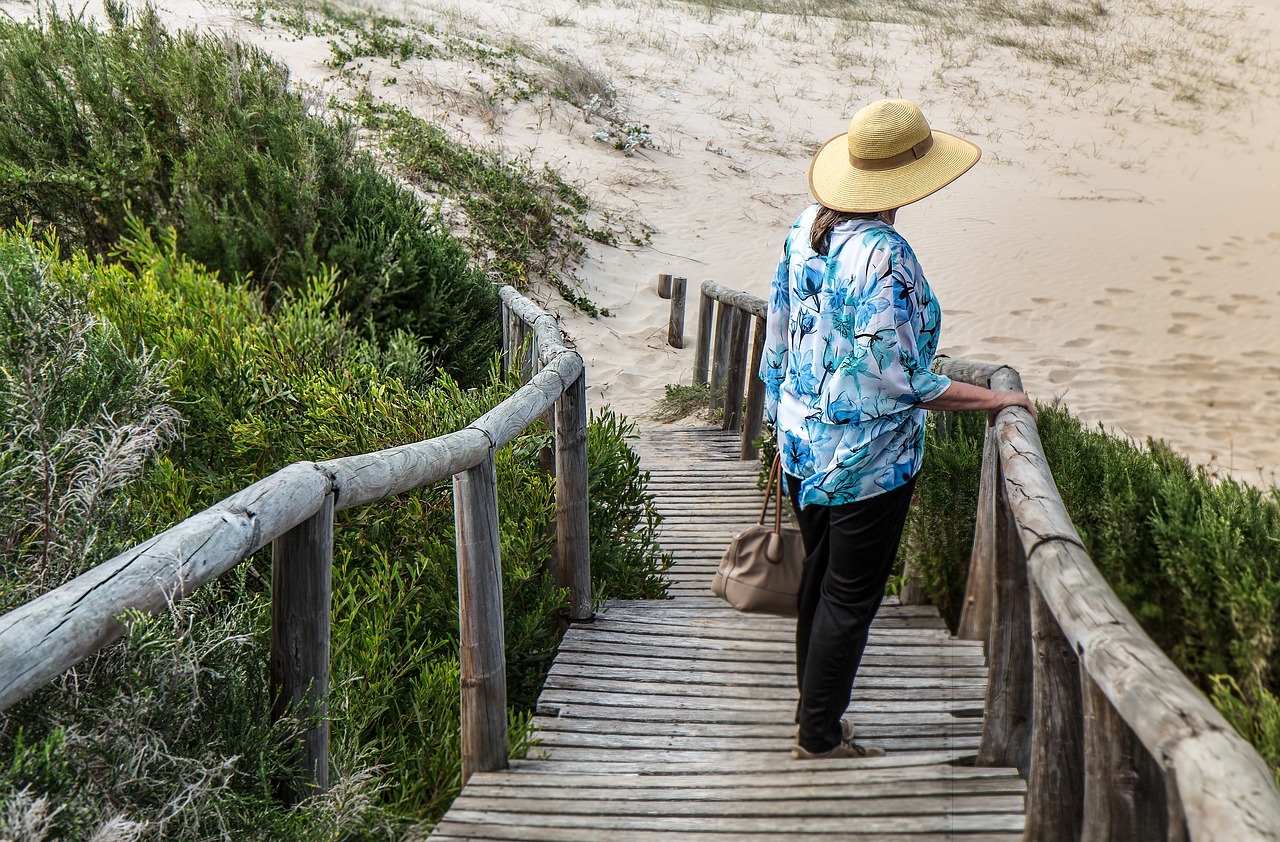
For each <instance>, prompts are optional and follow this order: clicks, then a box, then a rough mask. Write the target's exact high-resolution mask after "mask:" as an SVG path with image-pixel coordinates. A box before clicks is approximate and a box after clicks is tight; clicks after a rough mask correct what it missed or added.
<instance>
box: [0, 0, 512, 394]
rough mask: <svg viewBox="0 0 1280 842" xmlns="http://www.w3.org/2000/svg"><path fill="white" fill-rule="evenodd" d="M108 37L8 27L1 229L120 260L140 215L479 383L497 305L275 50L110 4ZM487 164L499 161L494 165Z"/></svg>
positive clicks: (272, 291)
mask: <svg viewBox="0 0 1280 842" xmlns="http://www.w3.org/2000/svg"><path fill="white" fill-rule="evenodd" d="M107 16H108V18H109V20H110V25H109V27H106V28H103V27H100V26H98V25H96V24H94V23H93V22H92V21H89V20H85V19H82V18H81V17H75V16H63V15H61V14H58V13H55V12H49V13H47V14H42V15H41V17H40V19H39V20H38V21H36V22H16V21H13V20H3V21H0V108H2V109H3V111H4V114H5V119H4V120H3V121H2V122H0V171H2V172H3V174H4V177H3V178H0V220H3V221H4V222H5V223H7V224H12V223H13V222H14V221H20V222H30V223H31V224H33V225H35V226H36V227H37V229H38V230H55V231H57V232H58V237H59V242H60V243H61V244H62V245H63V246H64V247H67V248H84V249H88V250H90V251H91V252H93V253H95V254H100V255H109V254H110V253H111V252H112V250H113V249H114V248H115V245H116V243H117V242H118V241H119V239H120V238H121V236H123V234H124V233H125V232H126V230H127V228H128V225H129V219H130V217H131V216H136V217H138V218H139V219H141V220H142V221H143V222H144V223H145V224H146V225H148V226H151V227H155V228H166V227H172V228H174V229H175V230H176V231H177V232H178V242H179V243H181V247H182V249H183V251H184V254H186V255H187V256H189V257H191V258H192V259H194V260H196V261H198V262H200V263H201V264H203V265H205V266H207V267H208V268H209V269H211V270H214V271H216V272H218V273H219V274H220V275H221V276H222V277H223V278H224V279H226V280H228V281H233V280H235V279H243V280H247V281H249V282H250V283H251V284H252V285H253V286H254V288H255V289H257V290H258V291H259V293H260V294H261V295H263V296H264V298H265V300H266V301H267V303H268V306H271V305H273V304H274V303H275V302H277V301H279V300H281V298H282V296H283V295H285V294H286V293H288V292H289V291H292V290H296V289H299V288H302V287H304V286H306V285H307V284H308V283H310V279H312V278H314V277H315V276H317V275H319V274H322V273H324V272H331V273H332V274H333V276H334V278H335V284H334V287H333V293H334V305H335V306H336V308H337V311H338V312H339V313H340V314H341V316H342V317H343V318H345V319H346V320H347V321H348V322H349V323H350V324H351V325H353V326H354V327H355V328H356V329H357V330H359V331H361V332H362V333H363V334H364V335H365V336H367V337H369V338H371V339H374V340H377V341H379V342H389V341H390V340H391V337H393V336H395V334H396V333H397V332H398V331H404V332H407V333H408V334H410V335H412V336H414V337H417V338H419V339H422V340H423V341H424V347H426V348H427V349H429V353H430V358H431V360H432V363H433V365H435V366H437V367H438V368H440V369H441V370H443V371H446V372H450V373H451V374H452V375H453V376H455V377H457V378H460V379H461V380H463V382H466V383H468V384H470V383H471V382H472V381H471V378H472V377H476V376H480V375H481V374H482V373H483V372H484V371H485V368H486V366H487V361H488V359H489V356H490V355H491V353H492V351H493V349H494V347H495V346H496V344H497V297H496V294H495V292H494V288H493V285H492V284H491V283H490V281H489V279H488V278H486V277H485V275H484V274H483V273H482V272H480V271H478V270H477V269H476V268H475V267H474V266H473V265H472V264H471V262H470V260H469V256H468V253H467V250H466V249H465V248H464V247H463V246H462V245H461V244H460V243H459V242H458V241H457V240H456V239H455V238H453V237H451V236H449V232H448V231H446V230H444V229H443V227H442V226H441V225H440V223H439V220H438V219H435V218H433V217H432V216H431V215H429V214H428V213H427V211H426V209H425V208H424V206H423V204H422V203H421V202H420V201H419V200H418V198H417V197H416V196H415V195H414V194H413V193H412V192H411V191H409V190H405V189H403V188H402V187H401V186H399V185H397V184H396V183H395V182H394V181H392V180H391V179H390V178H388V177H387V176H386V175H384V174H383V173H382V172H381V171H380V170H379V168H378V166H377V165H376V162H375V160H374V159H373V157H372V155H370V154H368V153H367V152H362V151H360V150H359V149H357V146H356V133H355V127H354V125H353V124H352V123H350V122H343V121H342V120H341V119H321V117H320V116H319V115H317V114H316V112H315V109H314V108H313V107H312V105H311V104H309V103H308V101H306V100H305V99H304V98H303V97H302V96H300V95H299V94H298V93H296V92H295V91H294V90H293V89H292V88H290V86H289V84H288V82H289V79H288V73H287V71H286V70H285V69H284V68H283V67H282V66H281V65H279V64H277V63H275V62H274V61H273V60H271V59H270V58H269V57H268V56H267V55H266V54H265V53H263V52H261V51H259V50H256V49H253V48H251V47H247V46H244V45H242V44H239V43H237V42H234V41H231V40H228V39H225V38H223V37H219V36H215V35H201V34H196V33H194V32H171V31H169V30H168V29H166V28H165V27H164V26H163V25H162V23H161V22H160V20H159V18H158V16H157V15H156V12H155V11H154V10H153V9H146V8H144V9H143V10H141V11H139V12H137V13H131V12H128V11H126V10H125V9H124V8H123V7H122V6H120V5H118V4H115V3H113V2H109V3H108V4H107ZM483 163H484V164H486V165H487V164H488V163H489V162H487V161H485V162H483Z"/></svg>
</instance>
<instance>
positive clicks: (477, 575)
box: [453, 453, 507, 784]
mask: <svg viewBox="0 0 1280 842" xmlns="http://www.w3.org/2000/svg"><path fill="white" fill-rule="evenodd" d="M453 517H454V523H455V528H456V530H457V545H458V547H457V549H458V622H459V626H460V640H459V644H460V646H459V648H460V650H461V653H460V661H461V672H462V681H461V684H462V783H463V784H465V783H466V782H467V780H468V779H469V778H470V777H471V775H472V774H473V773H475V772H493V771H496V770H498V769H505V768H506V767H507V665H506V650H505V646H504V641H503V635H504V631H503V623H502V559H501V556H500V554H499V550H498V547H499V538H498V480H497V476H496V474H495V469H494V463H493V454H492V453H491V454H489V456H488V457H486V458H485V460H484V461H483V462H481V463H480V464H479V465H477V466H476V467H474V468H471V469H469V470H466V471H464V472H462V473H460V474H457V475H455V476H454V478H453Z"/></svg>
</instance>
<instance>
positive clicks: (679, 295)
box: [667, 278, 689, 348]
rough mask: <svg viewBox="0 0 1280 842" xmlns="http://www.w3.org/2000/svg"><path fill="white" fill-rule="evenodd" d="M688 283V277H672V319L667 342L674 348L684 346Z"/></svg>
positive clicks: (668, 328) (668, 327) (668, 326)
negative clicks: (685, 304) (686, 289)
mask: <svg viewBox="0 0 1280 842" xmlns="http://www.w3.org/2000/svg"><path fill="white" fill-rule="evenodd" d="M688 283H689V279H688V278H672V279H671V290H670V296H669V297H670V299H671V320H670V323H669V324H668V325H667V344H668V345H670V346H671V347H672V348H683V347H684V302H685V287H686V286H688Z"/></svg>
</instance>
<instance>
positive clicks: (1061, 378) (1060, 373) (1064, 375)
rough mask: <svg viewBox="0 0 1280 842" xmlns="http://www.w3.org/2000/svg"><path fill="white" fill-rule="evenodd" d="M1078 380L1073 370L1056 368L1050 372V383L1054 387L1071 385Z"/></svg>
mask: <svg viewBox="0 0 1280 842" xmlns="http://www.w3.org/2000/svg"><path fill="white" fill-rule="evenodd" d="M1075 379H1076V373H1075V372H1074V371H1072V370H1071V369H1066V368H1055V369H1053V370H1051V371H1050V372H1049V382H1050V383H1053V384H1054V385H1059V384H1062V383H1070V382H1071V381H1072V380H1075Z"/></svg>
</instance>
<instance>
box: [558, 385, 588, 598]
mask: <svg viewBox="0 0 1280 842" xmlns="http://www.w3.org/2000/svg"><path fill="white" fill-rule="evenodd" d="M586 380H587V374H586V372H585V371H583V373H582V374H580V375H579V376H578V379H577V380H575V381H574V382H573V383H571V384H570V385H569V387H568V388H567V389H565V391H564V394H563V395H561V396H560V401H559V402H558V403H557V404H556V584H557V586H559V587H561V588H567V589H568V590H569V619H570V620H589V619H591V616H592V611H591V548H590V545H589V536H590V531H591V523H590V519H589V516H588V508H587V503H588V500H587V393H586Z"/></svg>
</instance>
